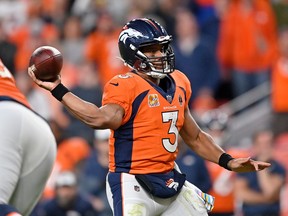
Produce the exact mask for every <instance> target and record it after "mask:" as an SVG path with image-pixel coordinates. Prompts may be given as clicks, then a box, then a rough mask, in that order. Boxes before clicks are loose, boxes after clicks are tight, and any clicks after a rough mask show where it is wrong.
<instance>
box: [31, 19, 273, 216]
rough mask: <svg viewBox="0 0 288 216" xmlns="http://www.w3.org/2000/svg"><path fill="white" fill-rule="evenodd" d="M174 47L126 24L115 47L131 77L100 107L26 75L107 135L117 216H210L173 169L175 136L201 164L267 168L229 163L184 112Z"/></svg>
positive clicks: (184, 92)
mask: <svg viewBox="0 0 288 216" xmlns="http://www.w3.org/2000/svg"><path fill="white" fill-rule="evenodd" d="M171 40H172V38H171V36H170V35H168V34H167V32H166V30H165V29H164V28H163V27H162V26H161V25H160V24H159V23H157V22H156V21H155V20H152V19H147V18H141V19H134V20H131V21H130V22H128V23H127V24H126V25H125V26H124V27H123V30H122V32H121V33H120V35H119V42H118V44H119V50H120V54H121V57H122V59H123V61H124V63H125V64H127V65H128V66H130V67H131V71H130V72H128V73H126V74H123V75H118V76H115V77H114V78H112V79H111V80H110V81H109V82H107V83H106V85H105V88H104V93H103V103H102V106H101V107H97V106H95V105H94V104H91V103H89V102H87V101H84V100H82V99H80V98H78V97H77V96H75V95H74V94H72V93H71V92H69V90H68V89H67V88H66V87H65V86H64V85H63V84H62V83H61V79H60V77H59V79H58V80H56V81H54V82H43V81H41V80H38V79H36V77H35V75H34V74H33V71H31V70H30V69H28V73H29V75H30V76H31V77H32V79H33V80H34V81H35V82H36V84H38V85H39V86H40V87H42V88H45V89H47V90H49V91H51V93H52V95H53V96H54V97H55V98H56V99H58V100H59V101H61V103H62V104H63V105H64V106H65V107H66V108H67V109H68V110H69V111H70V112H71V113H72V114H74V116H76V117H77V118H78V119H80V120H81V121H83V122H84V123H86V124H87V125H89V126H91V127H93V128H97V129H103V128H110V129H111V130H112V133H111V136H110V140H109V173H108V175H107V196H108V200H109V202H110V206H111V208H112V210H113V213H114V215H115V216H122V215H124V216H128V215H143V216H156V215H163V216H166V215H195V216H196V215H197V216H199V215H208V214H207V209H208V210H209V208H207V205H206V206H205V204H206V202H209V200H208V201H207V200H205V199H203V198H202V197H201V191H200V192H199V189H197V188H196V187H194V186H193V185H192V184H190V183H189V182H187V181H186V180H185V175H184V174H182V173H181V171H180V170H179V169H178V168H177V165H175V163H174V161H175V158H176V156H177V152H178V146H177V145H178V144H177V140H178V139H177V138H178V136H179V135H180V136H181V137H182V138H183V139H184V141H185V143H187V145H188V146H189V147H190V148H191V149H192V150H194V151H195V152H196V153H197V154H199V155H200V156H201V157H203V158H204V159H206V160H209V161H212V162H214V163H217V164H219V165H220V166H222V167H224V168H226V169H229V170H233V171H236V172H245V171H256V170H257V171H258V170H262V169H265V168H266V167H268V166H269V164H268V163H264V162H260V161H253V160H251V159H250V158H233V157H232V156H230V155H228V154H226V153H225V152H224V150H222V149H221V148H220V147H219V146H217V145H216V144H215V143H214V141H213V139H212V137H211V136H210V135H208V134H207V133H205V132H204V131H202V130H201V129H200V128H199V127H198V125H197V124H196V123H195V121H194V119H193V118H192V116H191V114H190V111H189V108H188V101H189V98H190V96H191V86H190V83H189V81H188V79H187V78H186V76H185V75H184V74H183V73H182V72H180V71H178V70H176V69H175V68H174V65H175V64H174V53H173V50H172V48H171V46H170V42H171ZM99 52H101V51H100V50H99ZM191 172H193V170H191Z"/></svg>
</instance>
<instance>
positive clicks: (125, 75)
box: [118, 74, 132, 79]
mask: <svg viewBox="0 0 288 216" xmlns="http://www.w3.org/2000/svg"><path fill="white" fill-rule="evenodd" d="M118 77H119V78H121V79H127V78H129V77H132V76H131V75H130V74H120V75H118Z"/></svg>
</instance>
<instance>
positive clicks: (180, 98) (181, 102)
mask: <svg viewBox="0 0 288 216" xmlns="http://www.w3.org/2000/svg"><path fill="white" fill-rule="evenodd" d="M178 100H179V104H180V106H182V105H183V99H182V97H181V95H179V98H178Z"/></svg>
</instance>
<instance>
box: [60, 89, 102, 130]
mask: <svg viewBox="0 0 288 216" xmlns="http://www.w3.org/2000/svg"><path fill="white" fill-rule="evenodd" d="M61 102H62V104H63V105H64V106H65V108H66V109H67V110H68V111H69V112H70V113H71V114H72V115H73V116H75V117H76V118H77V119H79V120H81V121H82V122H84V123H85V124H87V125H88V126H90V127H92V128H102V127H103V125H104V123H105V118H104V115H103V114H102V113H101V110H100V109H99V107H97V106H96V105H94V104H92V103H89V102H87V101H84V100H82V99H80V98H79V97H77V96H76V95H74V94H73V93H71V92H69V93H67V94H65V95H64V96H63V98H62V101H61Z"/></svg>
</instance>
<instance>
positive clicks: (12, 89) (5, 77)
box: [0, 60, 30, 108]
mask: <svg viewBox="0 0 288 216" xmlns="http://www.w3.org/2000/svg"><path fill="white" fill-rule="evenodd" d="M1 96H4V97H5V98H6V97H7V98H10V99H12V100H15V101H18V102H19V103H21V104H23V105H25V106H27V107H29V108H30V105H29V103H28V101H27V99H26V98H25V96H24V95H23V94H22V93H21V92H20V90H19V89H18V88H17V87H16V83H15V80H14V77H13V75H12V74H11V73H10V71H9V70H8V69H7V68H6V67H5V65H4V64H3V63H2V61H1V60H0V97H1Z"/></svg>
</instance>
